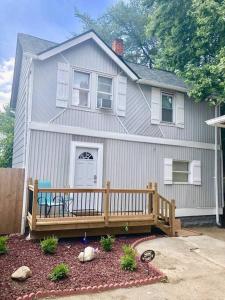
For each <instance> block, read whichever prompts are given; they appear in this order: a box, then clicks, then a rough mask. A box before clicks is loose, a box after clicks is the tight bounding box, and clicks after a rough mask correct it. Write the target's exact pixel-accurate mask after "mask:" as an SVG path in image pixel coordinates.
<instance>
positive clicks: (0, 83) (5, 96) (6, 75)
mask: <svg viewBox="0 0 225 300" xmlns="http://www.w3.org/2000/svg"><path fill="white" fill-rule="evenodd" d="M14 63H15V59H14V57H11V58H9V59H7V60H4V61H3V62H2V63H0V111H1V110H3V107H4V105H5V104H7V103H9V101H10V96H11V88H12V79H13V68H14Z"/></svg>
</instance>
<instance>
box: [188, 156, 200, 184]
mask: <svg viewBox="0 0 225 300" xmlns="http://www.w3.org/2000/svg"><path fill="white" fill-rule="evenodd" d="M190 183H191V184H194V185H201V162H200V161H199V160H193V161H192V162H191V163H190Z"/></svg>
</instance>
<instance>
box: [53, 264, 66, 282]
mask: <svg viewBox="0 0 225 300" xmlns="http://www.w3.org/2000/svg"><path fill="white" fill-rule="evenodd" d="M69 272H70V268H69V266H68V265H66V264H63V263H61V264H59V265H57V266H55V267H54V268H53V269H52V271H51V273H50V274H49V279H51V280H52V281H57V280H60V279H64V278H66V277H68V276H69Z"/></svg>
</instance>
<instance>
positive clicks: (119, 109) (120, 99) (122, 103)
mask: <svg viewBox="0 0 225 300" xmlns="http://www.w3.org/2000/svg"><path fill="white" fill-rule="evenodd" d="M126 100H127V77H125V76H120V75H119V76H118V77H117V101H116V113H117V115H118V116H121V117H125V114H126Z"/></svg>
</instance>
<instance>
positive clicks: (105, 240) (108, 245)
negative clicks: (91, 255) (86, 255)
mask: <svg viewBox="0 0 225 300" xmlns="http://www.w3.org/2000/svg"><path fill="white" fill-rule="evenodd" d="M114 242H115V239H114V238H113V237H112V236H111V235H107V237H103V236H102V237H101V240H100V244H101V246H102V248H103V249H104V251H106V252H108V251H111V250H112V246H113V243H114Z"/></svg>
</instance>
